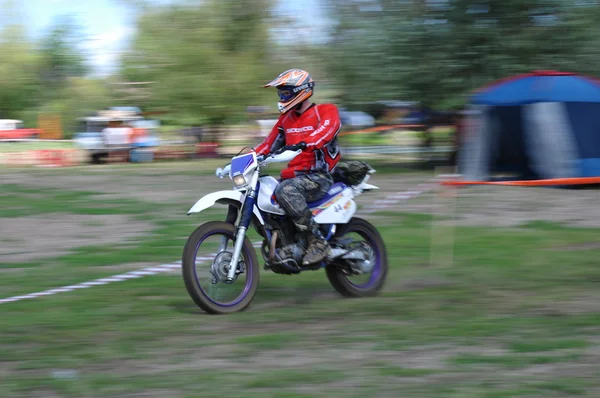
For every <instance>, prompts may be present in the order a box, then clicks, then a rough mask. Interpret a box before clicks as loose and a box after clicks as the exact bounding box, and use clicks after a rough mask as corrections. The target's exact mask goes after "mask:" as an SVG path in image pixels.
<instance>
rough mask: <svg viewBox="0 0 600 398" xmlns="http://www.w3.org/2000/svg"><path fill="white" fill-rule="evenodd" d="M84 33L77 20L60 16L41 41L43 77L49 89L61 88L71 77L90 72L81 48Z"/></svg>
mask: <svg viewBox="0 0 600 398" xmlns="http://www.w3.org/2000/svg"><path fill="white" fill-rule="evenodd" d="M82 37H83V36H82V33H81V29H80V27H79V26H78V25H77V24H76V23H75V20H74V19H73V18H71V17H69V16H62V17H59V18H58V19H57V20H56V22H55V23H54V25H53V27H52V28H51V29H50V32H49V33H48V35H47V36H46V37H44V38H43V39H42V42H41V57H42V78H43V80H44V82H45V83H46V85H47V88H48V89H49V90H53V89H57V88H61V87H62V86H63V85H64V84H65V83H66V81H67V79H68V78H71V77H81V76H85V75H86V73H87V72H88V68H87V65H86V63H85V57H84V56H83V53H82V50H81V47H80V46H81V44H82V41H83V39H82Z"/></svg>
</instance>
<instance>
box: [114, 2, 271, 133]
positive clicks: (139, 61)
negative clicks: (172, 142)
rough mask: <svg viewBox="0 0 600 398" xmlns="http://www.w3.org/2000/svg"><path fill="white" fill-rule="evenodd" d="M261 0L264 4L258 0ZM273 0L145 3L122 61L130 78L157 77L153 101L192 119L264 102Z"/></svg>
mask: <svg viewBox="0 0 600 398" xmlns="http://www.w3.org/2000/svg"><path fill="white" fill-rule="evenodd" d="M256 3H260V4H256ZM270 3H271V2H270V1H268V0H261V1H260V2H254V3H253V6H252V7H248V6H247V5H246V4H245V3H242V2H233V1H232V2H222V1H215V0H212V1H207V2H205V3H203V4H202V5H200V6H188V5H176V6H170V7H158V6H157V7H150V8H147V9H145V11H143V12H142V14H141V15H140V17H139V19H138V22H137V28H138V29H137V31H138V33H137V36H136V37H135V39H134V43H133V46H132V49H131V51H130V52H129V53H128V54H127V55H126V57H125V58H124V60H123V63H124V68H123V71H122V74H123V76H124V77H125V78H126V79H127V80H129V81H152V82H153V84H152V97H151V98H150V99H149V100H148V102H147V104H146V105H147V106H149V107H160V108H162V109H168V112H169V115H168V117H169V118H170V119H174V120H185V121H186V124H187V123H189V124H192V123H198V124H202V123H210V124H221V123H223V122H225V121H230V120H231V119H232V118H234V117H235V116H236V115H237V114H239V113H242V112H243V111H244V109H245V107H246V106H248V105H251V104H256V103H260V102H261V100H262V99H263V98H265V96H267V95H269V94H271V95H274V93H272V92H267V90H265V89H263V88H262V87H261V86H260V82H263V81H264V82H266V81H268V80H269V79H272V78H273V77H274V76H273V74H274V73H276V71H275V70H273V69H272V68H271V66H270V64H269V58H270V54H269V34H268V27H269V26H268V23H267V20H268V18H269V14H268V12H266V11H265V10H268V9H269V8H270Z"/></svg>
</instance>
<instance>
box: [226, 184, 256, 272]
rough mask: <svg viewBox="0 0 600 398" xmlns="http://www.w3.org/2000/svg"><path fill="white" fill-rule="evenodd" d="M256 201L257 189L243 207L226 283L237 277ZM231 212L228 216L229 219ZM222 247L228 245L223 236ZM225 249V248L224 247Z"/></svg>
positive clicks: (251, 193) (248, 196)
mask: <svg viewBox="0 0 600 398" xmlns="http://www.w3.org/2000/svg"><path fill="white" fill-rule="evenodd" d="M255 202H256V190H252V191H250V192H249V193H248V195H247V196H246V199H245V200H244V204H243V205H242V208H241V212H242V215H241V218H240V222H239V224H238V229H237V234H236V236H235V244H234V246H233V255H232V256H231V263H230V264H229V271H228V272H227V281H226V283H232V282H233V280H234V278H235V273H236V271H237V264H238V262H239V260H240V256H241V254H242V247H243V246H244V239H245V237H246V231H247V230H248V227H249V226H250V223H251V222H252V213H253V210H254V204H255ZM229 217H230V216H229V214H228V215H227V218H228V219H229ZM221 247H227V238H226V237H223V238H221ZM223 250H224V249H223Z"/></svg>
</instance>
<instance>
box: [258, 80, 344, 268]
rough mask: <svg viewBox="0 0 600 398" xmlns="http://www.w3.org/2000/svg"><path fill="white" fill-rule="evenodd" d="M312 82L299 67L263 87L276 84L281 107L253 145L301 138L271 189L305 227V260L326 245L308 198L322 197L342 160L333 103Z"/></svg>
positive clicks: (322, 253) (268, 146)
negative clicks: (319, 99) (316, 93)
mask: <svg viewBox="0 0 600 398" xmlns="http://www.w3.org/2000/svg"><path fill="white" fill-rule="evenodd" d="M314 86H315V83H314V81H313V79H312V77H311V75H310V74H309V73H308V72H307V71H305V70H302V69H289V70H286V71H285V72H283V73H281V74H280V75H279V76H277V78H275V79H274V80H273V81H271V82H270V83H268V84H266V85H265V86H264V87H276V88H277V93H278V94H279V102H278V104H277V105H278V108H279V112H280V114H281V115H280V116H279V119H278V120H277V123H276V124H275V125H274V126H273V128H272V130H271V132H270V133H269V135H268V136H267V137H266V138H265V140H264V141H263V142H262V143H261V144H260V145H258V146H257V147H256V148H255V151H256V152H257V155H263V156H266V155H268V154H269V153H271V152H274V151H277V150H279V149H281V148H283V147H293V146H294V145H297V144H301V143H305V144H306V145H305V146H304V149H302V153H301V154H299V155H298V156H297V157H296V158H294V159H293V160H292V161H291V162H290V163H289V164H288V166H287V168H285V169H284V170H282V172H281V180H282V181H281V183H280V184H279V186H278V187H277V189H276V190H275V198H276V199H277V201H278V202H279V205H280V206H281V207H282V208H283V209H284V210H285V211H286V213H287V214H288V215H289V216H290V218H291V219H292V221H293V222H294V225H295V226H296V228H297V229H298V230H299V231H300V232H302V233H307V241H308V247H307V249H306V253H305V255H304V258H303V260H302V263H303V265H309V264H315V263H319V262H320V261H322V260H323V259H324V258H325V257H327V256H328V255H329V253H330V250H331V248H330V246H329V244H328V243H327V241H326V240H325V238H324V237H323V235H322V233H321V231H320V230H319V228H318V224H316V223H315V221H314V219H313V215H312V212H311V211H310V209H309V208H308V205H307V202H313V201H316V200H319V199H321V198H323V197H324V196H325V195H326V193H327V191H328V190H329V188H330V187H331V185H332V184H333V178H332V176H331V174H330V173H331V172H332V171H333V169H334V168H335V166H336V164H337V163H338V161H339V160H340V151H339V146H338V143H337V139H336V138H337V134H338V132H339V131H340V128H341V120H340V116H339V112H338V109H337V107H336V106H335V105H334V104H319V105H317V104H314V103H312V102H310V101H308V99H309V98H310V97H311V96H312V95H313V90H314Z"/></svg>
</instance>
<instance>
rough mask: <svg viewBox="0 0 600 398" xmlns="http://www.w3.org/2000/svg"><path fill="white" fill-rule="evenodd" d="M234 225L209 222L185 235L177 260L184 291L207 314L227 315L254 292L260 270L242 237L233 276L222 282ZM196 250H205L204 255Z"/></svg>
mask: <svg viewBox="0 0 600 398" xmlns="http://www.w3.org/2000/svg"><path fill="white" fill-rule="evenodd" d="M236 232H237V230H236V228H235V226H234V225H232V224H230V223H226V222H222V221H210V222H207V223H205V224H203V225H201V226H200V227H198V228H197V229H196V230H195V231H194V232H193V233H192V234H191V235H190V237H189V238H188V240H187V242H186V244H185V247H184V249H183V255H182V259H181V266H182V273H183V280H184V282H185V287H186V289H187V291H188V294H189V295H190V297H191V298H192V300H193V301H194V303H196V305H198V306H199V307H200V308H201V309H203V310H204V311H206V312H207V313H209V314H230V313H234V312H239V311H243V310H244V309H246V308H247V307H248V306H249V305H250V303H251V302H252V300H253V299H254V296H255V294H256V290H257V289H258V282H259V278H260V270H259V267H258V260H257V258H256V251H255V250H254V247H252V244H251V242H250V240H249V239H248V238H247V237H244V244H243V246H242V253H241V255H240V260H239V261H238V264H237V271H236V278H235V280H234V281H233V282H231V283H226V282H225V281H226V276H227V272H228V270H229V266H230V260H231V257H232V254H233V247H234V239H235V235H236ZM200 250H203V251H206V254H205V253H204V252H202V254H199V252H200Z"/></svg>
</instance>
